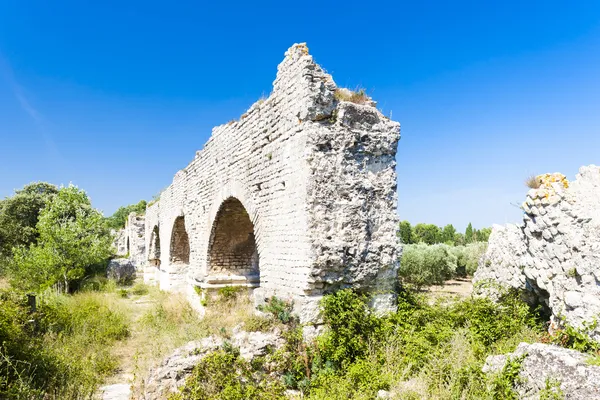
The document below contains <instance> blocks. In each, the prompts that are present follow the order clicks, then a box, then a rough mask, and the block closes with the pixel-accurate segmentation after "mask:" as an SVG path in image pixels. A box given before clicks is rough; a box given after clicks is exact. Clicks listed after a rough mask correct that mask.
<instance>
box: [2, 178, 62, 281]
mask: <svg viewBox="0 0 600 400" xmlns="http://www.w3.org/2000/svg"><path fill="white" fill-rule="evenodd" d="M57 192H58V189H57V187H56V186H54V185H52V184H50V183H46V182H35V183H30V184H29V185H26V186H25V187H23V189H20V190H16V191H15V194H14V196H12V197H8V198H6V199H4V200H0V262H1V261H2V259H7V258H10V257H11V256H12V249H13V248H14V247H19V246H29V245H30V244H34V243H36V242H37V240H38V237H39V234H38V232H37V229H36V225H37V223H38V219H39V215H40V212H41V211H42V209H44V207H46V205H47V204H48V203H49V202H50V201H51V200H52V198H53V197H54V196H55V195H56V193H57ZM0 272H1V270H0Z"/></svg>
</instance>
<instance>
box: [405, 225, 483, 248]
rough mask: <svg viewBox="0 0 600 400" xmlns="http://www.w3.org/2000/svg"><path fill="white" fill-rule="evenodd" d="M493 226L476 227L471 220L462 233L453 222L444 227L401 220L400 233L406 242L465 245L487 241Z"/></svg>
mask: <svg viewBox="0 0 600 400" xmlns="http://www.w3.org/2000/svg"><path fill="white" fill-rule="evenodd" d="M491 233H492V229H491V228H482V229H480V230H478V229H474V228H473V225H472V224H471V223H470V222H469V225H468V226H467V229H466V230H465V233H460V232H458V231H457V230H456V228H454V226H453V225H452V224H448V225H446V226H444V227H443V228H441V227H439V226H437V225H434V224H416V225H415V226H412V225H411V224H410V222H408V221H402V222H400V229H399V232H398V235H399V236H400V240H401V241H402V243H404V244H416V243H425V244H439V243H444V244H447V245H449V246H464V245H466V244H469V243H477V242H487V241H488V239H489V237H490V234H491Z"/></svg>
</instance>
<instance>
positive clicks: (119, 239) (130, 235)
mask: <svg viewBox="0 0 600 400" xmlns="http://www.w3.org/2000/svg"><path fill="white" fill-rule="evenodd" d="M114 245H115V247H116V253H117V255H118V256H125V255H127V254H129V259H130V260H131V262H132V263H133V265H134V266H135V267H136V268H140V267H142V266H144V265H145V264H146V259H147V257H146V220H145V218H144V216H143V215H136V214H135V213H131V214H129V215H128V216H127V221H126V222H125V227H124V228H123V229H120V230H119V231H117V232H116V233H115V243H114Z"/></svg>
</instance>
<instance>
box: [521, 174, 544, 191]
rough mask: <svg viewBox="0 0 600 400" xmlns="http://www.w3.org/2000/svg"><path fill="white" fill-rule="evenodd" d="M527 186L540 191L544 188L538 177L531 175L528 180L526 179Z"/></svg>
mask: <svg viewBox="0 0 600 400" xmlns="http://www.w3.org/2000/svg"><path fill="white" fill-rule="evenodd" d="M525 186H527V187H528V188H530V189H539V188H540V186H542V182H541V181H540V179H539V178H538V177H537V175H531V176H529V177H528V178H527V179H525Z"/></svg>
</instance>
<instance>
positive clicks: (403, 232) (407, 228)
mask: <svg viewBox="0 0 600 400" xmlns="http://www.w3.org/2000/svg"><path fill="white" fill-rule="evenodd" d="M398 235H399V236H400V241H401V242H402V243H404V244H411V243H413V241H412V239H413V232H412V226H411V225H410V222H408V221H402V222H400V229H399V230H398Z"/></svg>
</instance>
